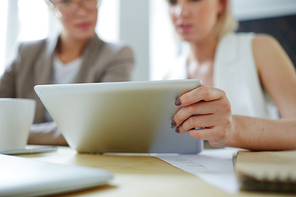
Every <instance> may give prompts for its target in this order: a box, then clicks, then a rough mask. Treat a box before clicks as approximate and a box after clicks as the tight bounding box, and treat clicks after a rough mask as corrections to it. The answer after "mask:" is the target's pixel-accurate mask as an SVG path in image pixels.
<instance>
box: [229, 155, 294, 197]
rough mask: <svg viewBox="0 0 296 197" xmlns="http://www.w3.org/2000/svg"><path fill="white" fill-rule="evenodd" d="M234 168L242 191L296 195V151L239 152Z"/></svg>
mask: <svg viewBox="0 0 296 197" xmlns="http://www.w3.org/2000/svg"><path fill="white" fill-rule="evenodd" d="M234 167H235V172H236V175H237V178H238V180H239V182H240V185H241V188H242V189H245V190H258V191H275V192H292V193H296V151H263V152H247V151H239V152H238V154H237V156H236V160H235V165H234Z"/></svg>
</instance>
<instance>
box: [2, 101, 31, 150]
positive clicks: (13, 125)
mask: <svg viewBox="0 0 296 197" xmlns="http://www.w3.org/2000/svg"><path fill="white" fill-rule="evenodd" d="M35 108H36V101H35V100H33V99H19V98H2V99H0V150H13V149H24V148H25V147H26V145H27V142H28V137H29V132H30V126H31V125H32V123H33V121H34V117H35Z"/></svg>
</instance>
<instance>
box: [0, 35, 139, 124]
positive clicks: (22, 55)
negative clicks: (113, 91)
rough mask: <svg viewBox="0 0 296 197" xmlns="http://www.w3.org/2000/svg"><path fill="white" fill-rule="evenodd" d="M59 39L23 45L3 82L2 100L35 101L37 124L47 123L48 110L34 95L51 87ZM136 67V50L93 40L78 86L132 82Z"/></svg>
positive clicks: (57, 36) (1, 85)
mask: <svg viewBox="0 0 296 197" xmlns="http://www.w3.org/2000/svg"><path fill="white" fill-rule="evenodd" d="M58 40H59V35H54V36H52V37H51V38H48V39H43V40H39V41H32V42H24V43H22V44H20V46H19V48H18V52H17V55H16V57H15V58H14V59H13V61H12V62H11V64H10V65H9V66H8V67H7V69H6V71H5V73H4V75H3V76H2V77H1V80H0V98H31V99H35V100H36V102H37V105H36V115H35V120H34V123H35V124H36V123H42V122H43V121H44V114H45V107H44V106H43V104H42V103H41V101H40V100H39V98H38V96H37V95H36V93H35V91H34V89H33V88H34V86H35V85H42V84H49V83H50V81H51V79H52V73H53V55H54V51H55V49H56V46H57V43H58ZM133 66H134V55H133V52H132V50H131V49H130V48H129V47H127V46H125V45H123V44H111V43H106V42H104V41H102V40H100V39H99V38H98V36H97V35H95V36H93V37H92V38H91V39H90V40H89V42H88V44H87V45H86V47H85V49H84V53H83V62H82V65H81V69H80V71H79V74H78V76H77V80H76V82H77V83H92V82H114V81H128V80H130V77H131V71H132V68H133Z"/></svg>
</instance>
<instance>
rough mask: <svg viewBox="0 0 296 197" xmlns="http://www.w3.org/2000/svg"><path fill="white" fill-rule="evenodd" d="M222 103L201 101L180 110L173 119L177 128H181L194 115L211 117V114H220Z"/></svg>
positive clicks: (218, 101)
mask: <svg viewBox="0 0 296 197" xmlns="http://www.w3.org/2000/svg"><path fill="white" fill-rule="evenodd" d="M221 105H222V101H221V100H215V101H212V102H208V101H200V102H198V103H195V104H192V105H189V106H186V107H182V108H180V109H179V111H178V112H177V113H176V114H175V116H174V117H173V119H174V122H175V124H174V125H175V126H179V125H180V124H182V123H183V122H184V121H185V120H187V119H188V118H189V117H191V116H193V115H209V114H220V113H222V111H221V107H219V106H221Z"/></svg>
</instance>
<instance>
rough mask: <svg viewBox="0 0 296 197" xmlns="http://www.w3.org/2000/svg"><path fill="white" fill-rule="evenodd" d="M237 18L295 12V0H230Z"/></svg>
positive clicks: (266, 16)
mask: <svg viewBox="0 0 296 197" xmlns="http://www.w3.org/2000/svg"><path fill="white" fill-rule="evenodd" d="M232 1H233V12H234V15H235V16H236V18H237V19H238V20H241V21H243V20H252V19H261V18H270V17H280V16H287V15H294V14H296V1H295V0H232Z"/></svg>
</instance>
